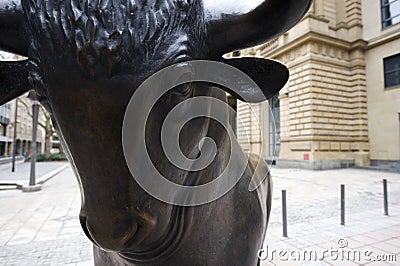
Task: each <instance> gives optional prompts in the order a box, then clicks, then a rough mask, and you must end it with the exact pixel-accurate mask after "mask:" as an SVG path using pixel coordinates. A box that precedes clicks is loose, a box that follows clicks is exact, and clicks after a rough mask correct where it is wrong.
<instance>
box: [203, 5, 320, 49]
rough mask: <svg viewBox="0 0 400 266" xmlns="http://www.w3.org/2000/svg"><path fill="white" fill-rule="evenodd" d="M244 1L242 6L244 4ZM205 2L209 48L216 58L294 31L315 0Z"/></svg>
mask: <svg viewBox="0 0 400 266" xmlns="http://www.w3.org/2000/svg"><path fill="white" fill-rule="evenodd" d="M240 2H242V3H240ZM240 2H234V1H226V0H204V2H203V3H204V9H205V16H206V21H207V24H208V29H207V32H208V33H207V40H206V42H207V46H208V48H209V50H210V51H211V52H215V55H216V56H221V55H223V54H225V53H227V52H232V51H235V50H239V49H244V48H248V47H251V46H254V45H257V44H261V43H264V42H266V41H268V40H271V39H273V38H275V37H278V36H279V35H281V34H283V33H285V32H286V31H288V30H289V29H290V28H292V27H293V26H294V25H295V24H296V23H297V22H299V21H300V19H301V18H302V17H303V16H304V15H305V13H306V12H307V11H308V9H309V8H310V5H311V3H312V0H249V1H240Z"/></svg>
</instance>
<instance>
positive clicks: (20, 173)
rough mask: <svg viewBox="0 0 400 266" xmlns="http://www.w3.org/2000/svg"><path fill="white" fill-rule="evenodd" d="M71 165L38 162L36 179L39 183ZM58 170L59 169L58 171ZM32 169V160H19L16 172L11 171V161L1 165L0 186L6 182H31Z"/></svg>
mask: <svg viewBox="0 0 400 266" xmlns="http://www.w3.org/2000/svg"><path fill="white" fill-rule="evenodd" d="M68 165H69V163H68V162H37V163H36V181H37V183H38V182H40V181H42V179H43V178H46V175H48V174H50V173H53V174H56V173H57V172H58V171H60V170H61V169H63V168H66V167H67V166H68ZM57 170H58V171H57ZM30 171H31V164H30V162H23V161H18V162H16V163H15V172H11V163H7V164H2V165H0V186H1V185H4V184H18V185H21V184H24V183H27V182H29V176H30Z"/></svg>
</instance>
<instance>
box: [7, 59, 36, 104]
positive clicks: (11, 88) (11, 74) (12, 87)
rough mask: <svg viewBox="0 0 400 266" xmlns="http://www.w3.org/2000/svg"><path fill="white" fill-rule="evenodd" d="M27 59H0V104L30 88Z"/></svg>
mask: <svg viewBox="0 0 400 266" xmlns="http://www.w3.org/2000/svg"><path fill="white" fill-rule="evenodd" d="M27 64H28V62H27V60H24V61H10V62H5V61H0V105H2V104H4V103H6V102H8V101H10V100H12V99H14V98H16V97H18V96H20V95H22V94H24V93H25V92H27V91H29V89H31V88H32V86H31V85H30V83H29V81H28V68H27V66H26V65H27Z"/></svg>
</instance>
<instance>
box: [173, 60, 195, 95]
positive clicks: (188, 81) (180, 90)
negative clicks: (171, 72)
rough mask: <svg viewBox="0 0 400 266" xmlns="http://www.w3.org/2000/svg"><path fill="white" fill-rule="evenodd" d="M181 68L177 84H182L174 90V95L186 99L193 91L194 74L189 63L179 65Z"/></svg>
mask: <svg viewBox="0 0 400 266" xmlns="http://www.w3.org/2000/svg"><path fill="white" fill-rule="evenodd" d="M178 67H180V71H179V72H180V74H179V76H178V77H177V78H176V79H175V84H180V85H178V86H176V87H175V88H173V89H172V93H173V94H174V95H177V96H181V97H186V96H188V95H189V94H190V93H191V91H192V90H193V87H194V86H193V82H192V80H193V78H194V72H193V69H192V68H191V65H190V64H188V63H186V62H185V63H181V64H180V65H178Z"/></svg>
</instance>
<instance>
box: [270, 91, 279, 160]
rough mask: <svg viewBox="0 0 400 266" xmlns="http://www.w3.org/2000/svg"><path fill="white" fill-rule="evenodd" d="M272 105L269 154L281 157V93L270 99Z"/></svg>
mask: <svg viewBox="0 0 400 266" xmlns="http://www.w3.org/2000/svg"><path fill="white" fill-rule="evenodd" d="M268 103H269V106H270V107H271V113H270V117H269V156H270V157H273V156H276V157H279V152H280V150H281V113H280V102H279V95H276V96H274V97H273V98H272V99H270V100H269V101H268Z"/></svg>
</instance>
